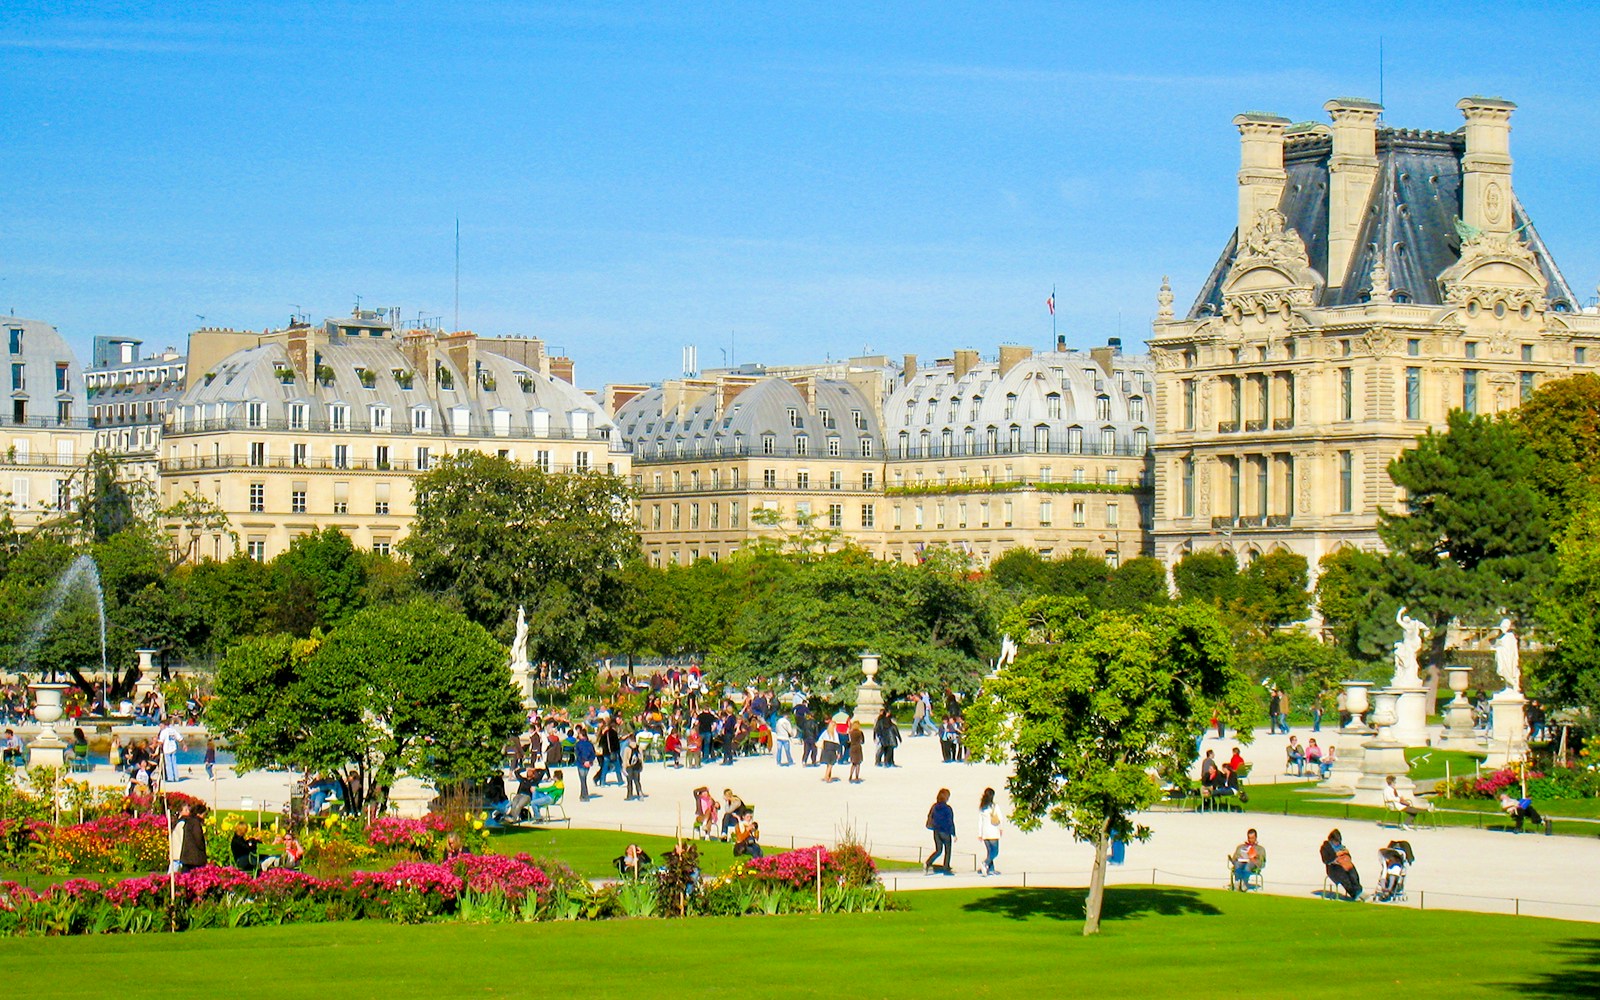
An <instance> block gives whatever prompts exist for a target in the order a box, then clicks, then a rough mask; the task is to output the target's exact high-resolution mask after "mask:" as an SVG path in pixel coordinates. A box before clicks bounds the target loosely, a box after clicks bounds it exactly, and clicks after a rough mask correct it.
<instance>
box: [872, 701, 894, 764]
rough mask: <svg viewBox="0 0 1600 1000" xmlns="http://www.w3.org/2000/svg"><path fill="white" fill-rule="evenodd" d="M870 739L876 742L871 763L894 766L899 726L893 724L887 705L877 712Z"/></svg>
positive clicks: (892, 717)
mask: <svg viewBox="0 0 1600 1000" xmlns="http://www.w3.org/2000/svg"><path fill="white" fill-rule="evenodd" d="M872 739H873V741H874V742H876V743H877V744H878V753H877V756H876V757H875V758H874V760H873V763H874V764H876V765H877V766H879V767H894V766H895V763H894V751H895V747H898V746H899V745H900V727H899V726H897V725H895V723H894V716H893V715H891V714H889V707H888V706H887V705H885V706H884V707H883V710H882V711H881V712H879V713H878V721H877V722H874V723H873V724H872Z"/></svg>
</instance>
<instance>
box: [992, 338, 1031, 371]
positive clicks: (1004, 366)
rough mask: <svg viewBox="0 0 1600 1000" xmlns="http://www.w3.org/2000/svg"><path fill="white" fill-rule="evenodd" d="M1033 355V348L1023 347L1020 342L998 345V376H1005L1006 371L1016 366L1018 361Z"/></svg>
mask: <svg viewBox="0 0 1600 1000" xmlns="http://www.w3.org/2000/svg"><path fill="white" fill-rule="evenodd" d="M1031 357H1033V348H1031V347H1023V346H1022V345H1020V344H1001V345H1000V377H1001V378H1005V377H1006V373H1007V372H1009V371H1011V369H1013V368H1015V367H1017V365H1018V363H1020V362H1023V361H1026V360H1028V359H1029V358H1031Z"/></svg>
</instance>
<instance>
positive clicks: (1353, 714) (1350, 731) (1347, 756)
mask: <svg viewBox="0 0 1600 1000" xmlns="http://www.w3.org/2000/svg"><path fill="white" fill-rule="evenodd" d="M1341 686H1342V687H1343V688H1344V706H1345V711H1347V712H1349V713H1350V722H1349V723H1348V724H1347V725H1343V726H1340V727H1339V734H1338V735H1337V736H1335V737H1333V738H1332V743H1333V745H1334V746H1335V747H1337V748H1338V752H1337V753H1336V754H1335V756H1334V761H1333V768H1332V769H1331V770H1329V772H1328V782H1327V786H1326V787H1328V788H1342V789H1348V790H1351V791H1354V789H1355V787H1356V782H1357V781H1358V780H1360V778H1361V762H1362V760H1363V759H1364V758H1365V757H1366V754H1367V751H1366V750H1365V749H1364V748H1363V747H1362V745H1361V744H1362V743H1363V742H1365V741H1366V740H1367V738H1368V737H1370V736H1371V735H1372V729H1371V728H1370V727H1369V726H1368V725H1367V723H1366V720H1365V718H1364V717H1365V716H1366V714H1367V709H1368V707H1369V705H1370V699H1369V698H1368V693H1369V692H1370V691H1371V690H1372V682H1371V681H1344V682H1343V683H1342V685H1341Z"/></svg>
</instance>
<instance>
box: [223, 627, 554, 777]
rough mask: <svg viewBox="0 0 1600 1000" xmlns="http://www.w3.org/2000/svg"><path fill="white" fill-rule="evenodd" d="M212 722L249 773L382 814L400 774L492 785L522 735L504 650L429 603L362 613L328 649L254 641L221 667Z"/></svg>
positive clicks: (315, 643) (317, 644)
mask: <svg viewBox="0 0 1600 1000" xmlns="http://www.w3.org/2000/svg"><path fill="white" fill-rule="evenodd" d="M209 718H211V719H212V720H214V721H215V724H216V725H217V728H218V729H219V730H220V731H221V732H222V733H224V734H226V735H227V736H228V738H229V740H230V741H231V742H232V744H233V745H234V747H235V748H236V752H237V753H238V754H239V759H240V762H241V763H242V764H243V765H244V766H246V767H251V768H256V767H272V766H288V767H297V768H302V769H305V770H306V771H308V772H313V773H326V774H332V775H336V776H337V777H338V778H339V780H340V781H341V782H342V783H343V784H344V785H345V788H346V793H347V796H348V797H347V798H346V801H347V802H349V803H351V805H352V806H359V805H360V804H361V803H362V801H363V800H364V799H365V798H366V797H368V796H372V795H377V796H378V797H379V805H380V806H381V805H382V801H381V796H382V794H383V790H385V789H387V788H388V787H389V786H390V785H391V784H392V783H393V782H394V779H395V778H396V776H398V775H399V774H401V773H405V774H411V775H416V776H417V777H421V778H429V779H433V780H435V781H441V782H442V781H455V780H476V779H480V778H483V777H485V776H487V775H489V774H492V773H493V772H494V771H495V770H496V768H498V766H499V763H500V758H501V748H502V747H503V746H504V745H505V741H506V740H507V739H508V738H510V737H511V736H512V735H514V734H515V733H516V732H517V731H518V730H519V729H520V728H521V726H522V724H523V717H522V710H521V706H520V704H519V697H518V694H517V691H516V689H515V688H514V687H513V686H512V681H511V668H510V664H509V661H508V657H507V652H506V649H505V647H504V646H502V645H500V644H499V643H498V642H496V641H495V640H494V637H493V636H491V635H490V634H489V633H488V632H487V631H486V630H485V629H483V628H482V627H481V626H479V625H475V624H473V623H472V622H470V621H468V620H467V619H466V618H465V617H464V616H463V615H461V614H460V613H458V612H454V611H449V610H446V609H444V608H441V607H439V606H438V604H437V603H435V602H431V601H426V600H417V601H413V602H411V603H409V604H405V605H397V606H392V607H385V608H369V609H367V610H364V611H361V612H359V613H357V614H356V615H354V616H353V617H351V618H350V619H349V620H348V621H347V622H346V623H345V624H344V625H343V626H341V627H340V628H339V629H338V631H336V632H334V633H333V634H332V635H331V636H329V637H328V638H327V639H326V640H322V639H321V637H320V636H313V637H312V638H310V639H304V640H297V639H293V638H291V637H288V636H282V635H278V636H266V637H259V638H252V639H247V640H245V641H244V642H242V643H240V644H238V645H237V646H235V647H234V648H233V649H231V650H229V651H228V655H227V656H226V657H224V658H223V660H222V663H221V664H220V665H219V666H218V669H217V698H216V700H215V701H214V702H213V704H212V708H211V710H210V716H209Z"/></svg>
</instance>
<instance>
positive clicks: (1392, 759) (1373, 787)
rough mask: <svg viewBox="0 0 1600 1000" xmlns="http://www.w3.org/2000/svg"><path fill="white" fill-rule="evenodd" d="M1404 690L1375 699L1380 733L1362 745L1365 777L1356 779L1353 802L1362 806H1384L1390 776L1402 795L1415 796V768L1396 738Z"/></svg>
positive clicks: (1374, 715) (1387, 691)
mask: <svg viewBox="0 0 1600 1000" xmlns="http://www.w3.org/2000/svg"><path fill="white" fill-rule="evenodd" d="M1400 698H1401V691H1400V690H1397V689H1394V688H1388V689H1385V690H1383V691H1379V692H1377V694H1376V695H1375V696H1374V700H1375V702H1376V704H1375V705H1374V707H1373V710H1372V723H1373V725H1374V726H1376V727H1377V730H1378V731H1377V733H1376V735H1374V736H1373V738H1372V739H1370V740H1367V741H1366V742H1365V743H1363V744H1361V749H1362V759H1361V777H1359V778H1357V779H1356V784H1355V793H1354V796H1353V797H1352V799H1351V801H1353V802H1355V803H1357V804H1359V805H1382V804H1383V788H1384V785H1386V784H1387V783H1388V781H1387V779H1388V778H1389V776H1390V775H1394V777H1395V787H1397V788H1399V789H1400V793H1401V794H1402V795H1407V796H1410V795H1413V794H1415V791H1416V787H1415V786H1414V785H1413V784H1412V783H1411V777H1410V772H1411V766H1410V765H1409V764H1408V763H1406V748H1405V744H1403V743H1401V742H1400V741H1398V740H1396V739H1395V738H1394V727H1395V724H1396V723H1397V722H1398V720H1399V716H1398V705H1399V701H1400Z"/></svg>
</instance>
